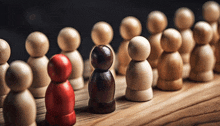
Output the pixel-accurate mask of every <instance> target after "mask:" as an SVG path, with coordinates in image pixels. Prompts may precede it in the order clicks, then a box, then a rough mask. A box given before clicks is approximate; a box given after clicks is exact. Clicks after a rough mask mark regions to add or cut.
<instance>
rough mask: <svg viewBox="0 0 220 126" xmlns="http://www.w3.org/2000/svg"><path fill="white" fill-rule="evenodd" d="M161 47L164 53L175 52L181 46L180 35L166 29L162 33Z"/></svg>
mask: <svg viewBox="0 0 220 126" xmlns="http://www.w3.org/2000/svg"><path fill="white" fill-rule="evenodd" d="M160 43H161V47H162V49H163V50H164V51H165V52H175V51H177V50H178V49H179V48H180V47H181V45H182V37H181V34H180V33H179V32H178V31H177V30H176V29H173V28H169V29H166V30H165V31H164V32H163V33H162V37H161V41H160Z"/></svg>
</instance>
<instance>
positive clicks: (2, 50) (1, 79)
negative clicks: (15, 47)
mask: <svg viewBox="0 0 220 126" xmlns="http://www.w3.org/2000/svg"><path fill="white" fill-rule="evenodd" d="M10 55H11V48H10V46H9V44H8V43H7V42H6V41H5V40H3V39H0V71H1V72H0V108H2V107H3V102H4V99H5V97H6V96H7V94H8V92H9V91H10V89H9V88H8V86H7V85H6V83H5V73H6V70H7V69H8V67H9V65H8V63H7V61H8V59H9V57H10Z"/></svg>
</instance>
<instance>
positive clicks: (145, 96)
mask: <svg viewBox="0 0 220 126" xmlns="http://www.w3.org/2000/svg"><path fill="white" fill-rule="evenodd" d="M125 98H126V99H128V100H131V101H149V100H151V99H152V98H153V90H152V88H149V89H147V90H142V91H137V90H131V89H129V88H126V93H125Z"/></svg>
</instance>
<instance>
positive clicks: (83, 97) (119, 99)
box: [0, 66, 220, 126]
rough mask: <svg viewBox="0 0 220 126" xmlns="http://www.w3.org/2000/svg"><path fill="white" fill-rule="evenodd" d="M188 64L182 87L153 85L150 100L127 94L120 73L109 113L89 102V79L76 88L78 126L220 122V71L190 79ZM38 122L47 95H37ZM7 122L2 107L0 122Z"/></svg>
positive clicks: (209, 123) (40, 118)
mask: <svg viewBox="0 0 220 126" xmlns="http://www.w3.org/2000/svg"><path fill="white" fill-rule="evenodd" d="M188 74H189V66H184V72H183V77H184V78H185V79H184V80H183V82H184V84H183V88H182V89H181V90H179V91H175V92H168V91H161V90H159V89H154V92H153V93H154V98H153V99H152V100H151V101H148V102H131V101H127V100H126V99H125V97H124V94H125V89H126V83H125V76H117V77H116V79H115V82H116V93H115V99H116V110H115V111H114V112H113V113H110V114H92V113H90V112H89V111H88V110H87V109H88V108H87V106H88V99H89V94H88V80H85V82H86V86H85V87H84V88H83V89H82V90H78V91H75V96H76V106H75V111H76V121H77V122H76V124H75V125H76V126H79V125H142V124H143V125H201V126H203V125H219V124H220V106H219V104H220V92H219V90H220V74H217V73H215V75H214V80H212V81H211V82H207V83H198V82H194V81H189V80H188V79H186V78H187V76H188ZM36 104H37V120H36V121H37V123H38V124H39V125H40V126H41V125H44V124H45V121H44V119H45V111H46V109H45V103H44V99H36ZM3 123H4V120H3V113H2V108H0V125H2V124H3Z"/></svg>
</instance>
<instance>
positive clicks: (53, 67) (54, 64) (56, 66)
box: [47, 54, 72, 82]
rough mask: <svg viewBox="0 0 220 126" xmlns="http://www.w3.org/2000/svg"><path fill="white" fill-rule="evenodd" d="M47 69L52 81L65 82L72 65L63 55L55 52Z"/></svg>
mask: <svg viewBox="0 0 220 126" xmlns="http://www.w3.org/2000/svg"><path fill="white" fill-rule="evenodd" d="M47 71H48V74H49V76H50V78H51V80H52V81H55V82H65V81H66V80H67V79H68V77H69V75H70V74H71V72H72V65H71V62H70V60H69V59H68V58H67V57H66V56H65V55H63V54H56V55H54V56H53V57H52V58H51V59H50V61H49V63H48V66H47Z"/></svg>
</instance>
